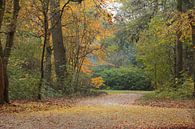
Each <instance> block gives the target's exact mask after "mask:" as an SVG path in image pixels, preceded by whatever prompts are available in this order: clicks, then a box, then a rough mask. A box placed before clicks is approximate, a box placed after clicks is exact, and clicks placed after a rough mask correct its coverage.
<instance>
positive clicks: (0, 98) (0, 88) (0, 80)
mask: <svg viewBox="0 0 195 129" xmlns="http://www.w3.org/2000/svg"><path fill="white" fill-rule="evenodd" d="M4 12H5V0H1V1H0V29H1V26H2V22H3V16H4ZM4 88H5V84H4V67H3V49H2V44H1V37H0V104H3V103H4V102H5V97H4Z"/></svg>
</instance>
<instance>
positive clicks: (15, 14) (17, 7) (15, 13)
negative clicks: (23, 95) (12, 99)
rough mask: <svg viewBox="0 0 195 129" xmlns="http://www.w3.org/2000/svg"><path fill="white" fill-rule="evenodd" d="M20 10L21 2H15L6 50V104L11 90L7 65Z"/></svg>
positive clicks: (17, 0)
mask: <svg viewBox="0 0 195 129" xmlns="http://www.w3.org/2000/svg"><path fill="white" fill-rule="evenodd" d="M19 10H20V4H19V0H14V1H13V16H12V19H11V22H10V24H9V25H8V33H7V37H6V45H5V49H4V64H3V65H4V83H5V88H4V95H5V96H4V97H5V102H6V103H9V94H8V89H9V80H8V75H7V64H8V59H9V57H10V54H11V48H12V46H13V43H14V35H15V32H16V26H17V25H16V24H17V19H18V13H19Z"/></svg>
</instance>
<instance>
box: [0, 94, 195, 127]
mask: <svg viewBox="0 0 195 129" xmlns="http://www.w3.org/2000/svg"><path fill="white" fill-rule="evenodd" d="M142 95H143V94H142V93H116V94H108V95H101V96H98V97H86V98H81V99H68V98H61V99H53V100H52V99H50V100H47V101H43V102H25V101H23V102H22V101H14V102H12V104H10V105H5V106H1V107H0V129H137V128H139V129H142V128H143V129H144V128H145V129H157V128H158V129H166V128H169V129H170V128H171V129H195V108H194V107H193V106H190V107H188V106H187V107H185V106H181V107H180V106H178V104H177V102H176V104H173V102H171V104H172V106H168V107H166V106H162V105H161V106H159V105H158V104H159V102H156V103H157V104H154V103H155V102H153V103H152V104H151V103H149V104H148V103H147V104H146V103H139V101H138V99H139V98H140V97H141V96H142ZM193 102H194V101H190V102H188V103H190V105H192V104H194V103H193ZM167 103H168V102H167ZM181 103H185V102H181ZM165 105H166V104H165ZM168 105H170V104H168ZM173 105H177V106H173ZM184 105H185V104H184ZM186 105H187V104H186Z"/></svg>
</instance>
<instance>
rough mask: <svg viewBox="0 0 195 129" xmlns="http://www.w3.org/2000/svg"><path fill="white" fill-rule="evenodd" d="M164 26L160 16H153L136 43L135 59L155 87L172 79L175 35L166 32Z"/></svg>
mask: <svg viewBox="0 0 195 129" xmlns="http://www.w3.org/2000/svg"><path fill="white" fill-rule="evenodd" d="M164 28H166V25H165V21H164V20H163V19H162V17H161V16H156V17H154V18H153V19H152V20H151V22H150V24H149V28H148V30H146V31H144V32H142V33H141V37H140V39H139V42H138V43H137V60H138V61H139V62H141V63H142V64H143V65H144V70H145V71H146V72H147V74H148V75H149V77H150V78H151V80H152V85H153V86H154V87H155V88H159V87H162V85H164V84H166V83H167V82H169V81H171V80H174V79H173V78H174V61H175V58H174V49H173V48H174V42H175V40H174V38H175V37H174V35H171V34H167V32H166V30H164Z"/></svg>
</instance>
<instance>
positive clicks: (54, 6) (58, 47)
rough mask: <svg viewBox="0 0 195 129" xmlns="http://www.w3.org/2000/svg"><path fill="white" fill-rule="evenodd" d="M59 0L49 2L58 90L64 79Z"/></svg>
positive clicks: (64, 69)
mask: <svg viewBox="0 0 195 129" xmlns="http://www.w3.org/2000/svg"><path fill="white" fill-rule="evenodd" d="M59 4H60V2H59V0H51V2H50V8H51V9H50V10H51V17H52V18H51V26H52V30H51V32H52V42H53V49H54V61H55V72H56V76H57V81H58V83H59V84H60V87H59V88H60V89H62V88H63V82H64V79H65V77H66V49H65V47H64V44H63V37H62V24H61V15H60V7H59Z"/></svg>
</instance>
